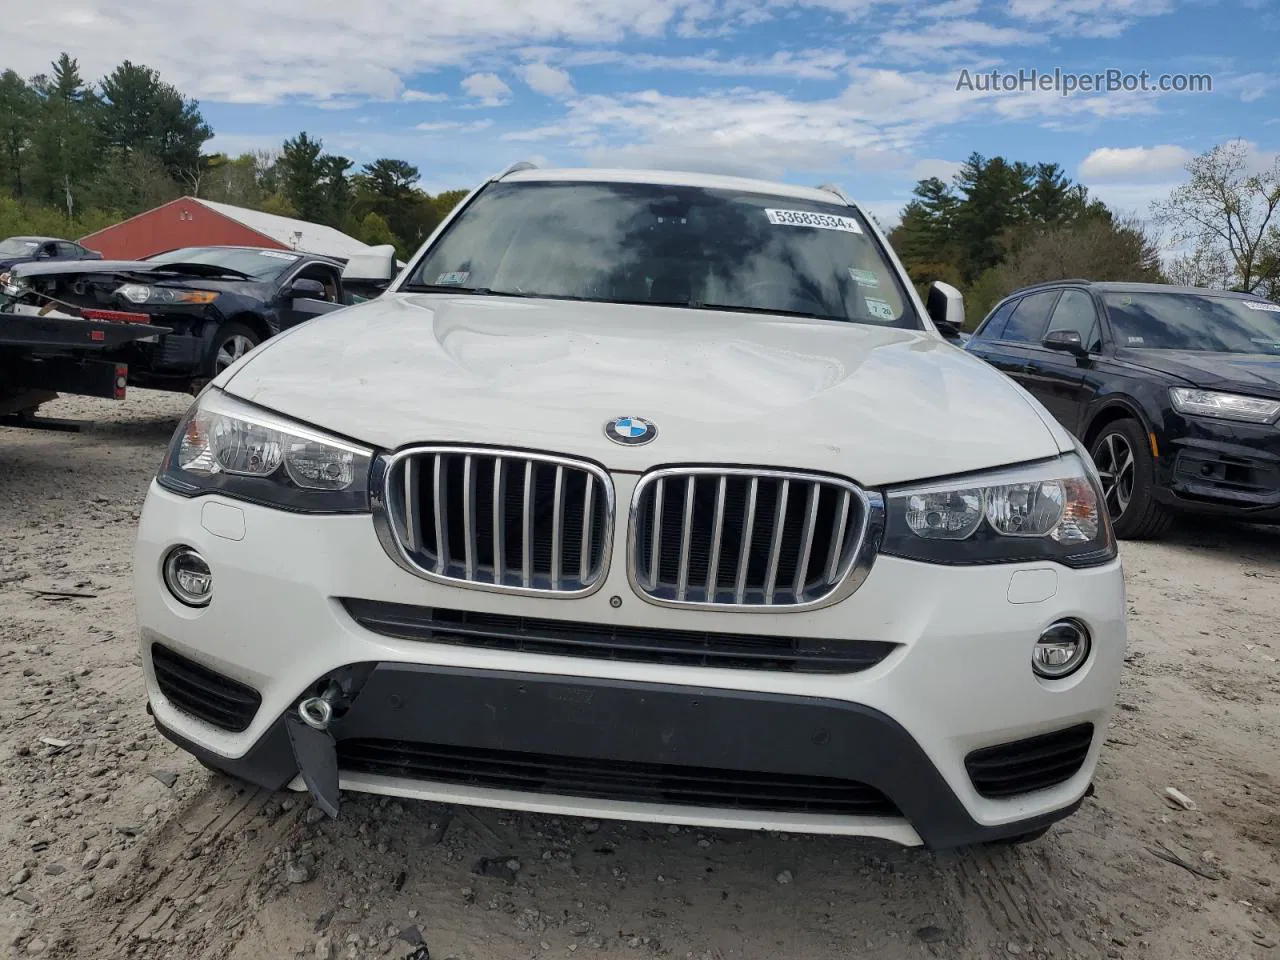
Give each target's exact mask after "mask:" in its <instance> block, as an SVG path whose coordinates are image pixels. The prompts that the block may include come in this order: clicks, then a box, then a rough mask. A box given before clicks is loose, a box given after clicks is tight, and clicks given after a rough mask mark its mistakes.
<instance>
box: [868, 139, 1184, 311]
mask: <svg viewBox="0 0 1280 960" xmlns="http://www.w3.org/2000/svg"><path fill="white" fill-rule="evenodd" d="M889 240H890V242H891V243H892V244H893V246H894V249H895V250H896V251H897V252H898V255H899V257H901V259H902V261H903V264H904V265H905V266H906V268H907V272H908V273H909V274H910V276H911V280H912V282H913V283H914V284H915V285H916V287H917V289H919V290H921V291H927V290H928V287H929V285H930V284H931V283H933V281H935V280H941V281H944V282H946V283H950V284H952V285H953V286H956V287H959V288H960V289H961V290H962V291H963V292H964V293H965V315H966V323H967V325H968V326H969V327H970V328H972V327H973V326H975V325H976V324H977V323H978V322H979V321H981V320H982V318H983V317H984V316H985V315H986V313H987V312H988V311H989V310H990V308H991V307H992V306H993V305H994V304H995V303H996V302H997V301H998V300H999V299H1001V298H1002V297H1004V296H1005V295H1007V294H1008V293H1010V292H1012V291H1013V290H1014V289H1016V288H1017V287H1019V286H1025V285H1027V284H1030V283H1038V282H1041V281H1045V280H1054V279H1062V278H1064V277H1073V276H1080V277H1090V278H1093V279H1104V276H1103V274H1106V276H1105V279H1128V280H1147V279H1150V278H1151V277H1152V276H1153V275H1154V274H1158V272H1159V271H1158V260H1157V258H1155V246H1154V243H1153V242H1152V241H1151V239H1150V238H1149V237H1148V236H1147V235H1146V234H1145V232H1144V229H1143V228H1142V227H1141V225H1139V224H1133V223H1126V224H1121V223H1118V222H1117V221H1116V218H1115V217H1114V216H1113V214H1112V213H1111V211H1110V210H1108V209H1107V207H1106V205H1105V204H1103V203H1101V202H1100V201H1098V200H1093V199H1091V198H1090V197H1089V192H1088V190H1087V189H1086V188H1085V187H1084V186H1082V185H1079V184H1073V183H1072V182H1071V181H1070V179H1068V178H1067V176H1066V175H1065V174H1064V173H1063V172H1062V169H1061V168H1060V167H1059V166H1058V165H1057V164H1055V163H1037V164H1027V163H1023V162H1021V161H1016V162H1010V161H1009V160H1006V159H1005V158H1004V157H992V158H990V159H988V158H987V157H984V156H982V155H981V154H978V153H974V154H971V155H970V156H969V158H968V160H967V161H965V163H964V165H963V166H962V167H961V168H960V170H959V171H958V172H957V173H956V175H955V177H953V178H952V182H951V183H950V184H947V183H944V182H943V181H942V180H939V179H938V178H936V177H931V178H929V179H927V180H921V181H919V182H918V183H917V184H916V187H915V190H914V194H913V197H912V199H911V201H910V202H909V203H908V204H907V205H906V207H905V208H904V209H903V211H902V217H901V222H900V223H899V225H898V226H897V227H896V228H895V229H894V230H893V232H892V233H891V234H890V235H889ZM1095 254H1096V255H1095ZM1153 264H1156V266H1153ZM1064 270H1065V271H1066V272H1065V273H1064V272H1063V271H1064Z"/></svg>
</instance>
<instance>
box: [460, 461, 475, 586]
mask: <svg viewBox="0 0 1280 960" xmlns="http://www.w3.org/2000/svg"><path fill="white" fill-rule="evenodd" d="M475 513H476V488H475V484H474V483H473V478H472V476H471V457H463V458H462V544H463V550H464V551H465V553H464V556H465V557H466V564H467V579H468V580H474V579H475V578H476V522H475Z"/></svg>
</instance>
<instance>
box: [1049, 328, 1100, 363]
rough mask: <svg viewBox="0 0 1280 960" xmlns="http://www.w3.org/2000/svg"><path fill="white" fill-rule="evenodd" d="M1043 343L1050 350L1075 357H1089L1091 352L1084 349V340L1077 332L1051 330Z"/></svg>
mask: <svg viewBox="0 0 1280 960" xmlns="http://www.w3.org/2000/svg"><path fill="white" fill-rule="evenodd" d="M1041 343H1043V344H1044V346H1045V348H1046V349H1048V350H1061V351H1062V352H1063V353H1069V354H1071V355H1072V356H1075V357H1087V356H1088V355H1089V351H1088V350H1086V349H1085V347H1084V340H1083V339H1081V337H1080V334H1079V333H1077V332H1076V331H1075V330H1051V331H1050V332H1049V334H1048V335H1047V336H1046V337H1045V338H1044V340H1042V341H1041Z"/></svg>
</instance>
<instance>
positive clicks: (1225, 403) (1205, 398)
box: [1169, 387, 1280, 423]
mask: <svg viewBox="0 0 1280 960" xmlns="http://www.w3.org/2000/svg"><path fill="white" fill-rule="evenodd" d="M1169 396H1170V398H1171V399H1172V400H1173V407H1174V409H1175V410H1177V411H1178V412H1179V413H1189V414H1191V415H1193V416H1197V417H1213V418H1215V419H1217V420H1241V421H1244V422H1245V423H1270V422H1271V421H1272V420H1274V419H1275V418H1276V417H1277V416H1280V400H1263V399H1262V398H1261V397H1244V396H1241V395H1240V394H1238V393H1218V392H1217V391H1215V390H1199V389H1197V388H1195V387H1171V388H1170V389H1169Z"/></svg>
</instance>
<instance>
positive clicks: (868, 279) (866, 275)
mask: <svg viewBox="0 0 1280 960" xmlns="http://www.w3.org/2000/svg"><path fill="white" fill-rule="evenodd" d="M849 276H851V277H853V279H854V281H855V282H856V283H857V284H858V285H859V286H863V287H878V286H880V278H879V277H877V276H876V275H875V274H874V273H873V272H872V271H870V270H859V269H858V268H857V267H850V268H849Z"/></svg>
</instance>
